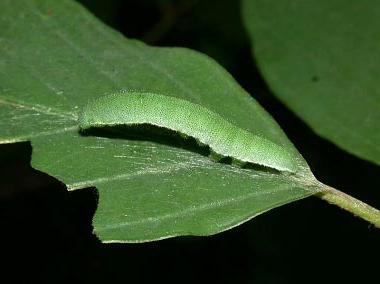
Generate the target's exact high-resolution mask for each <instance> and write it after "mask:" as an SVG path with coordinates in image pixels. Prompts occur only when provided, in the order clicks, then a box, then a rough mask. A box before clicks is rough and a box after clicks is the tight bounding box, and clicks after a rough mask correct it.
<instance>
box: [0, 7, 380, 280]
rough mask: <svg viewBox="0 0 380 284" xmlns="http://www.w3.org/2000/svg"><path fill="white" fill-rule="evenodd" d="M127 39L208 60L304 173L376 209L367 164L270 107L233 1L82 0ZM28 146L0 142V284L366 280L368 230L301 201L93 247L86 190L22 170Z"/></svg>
mask: <svg viewBox="0 0 380 284" xmlns="http://www.w3.org/2000/svg"><path fill="white" fill-rule="evenodd" d="M81 2H82V3H83V4H84V5H85V6H87V7H88V9H90V10H91V11H92V12H93V13H94V14H95V15H96V16H97V17H99V18H100V19H102V20H103V21H104V22H106V23H107V24H108V25H110V26H112V27H114V28H115V29H117V30H119V31H120V32H122V33H123V34H124V35H125V36H127V37H130V38H137V39H141V40H143V41H145V42H147V43H149V44H152V45H157V46H183V47H189V48H192V49H195V50H198V51H201V52H203V53H205V54H208V55H209V56H211V57H213V58H214V59H216V60H217V61H218V62H219V63H220V64H221V65H223V66H224V67H225V68H226V69H227V70H228V71H229V72H230V73H231V74H232V75H233V76H234V78H235V79H236V80H237V81H238V82H239V83H240V84H241V85H242V86H243V87H244V88H245V89H246V90H247V91H248V92H249V93H251V94H253V96H254V97H255V99H256V100H258V102H259V103H260V104H261V105H262V106H264V108H265V109H266V110H267V111H269V113H270V114H271V115H272V116H273V117H274V118H275V119H276V120H277V122H278V123H279V124H280V125H281V127H282V128H283V129H284V130H285V132H286V133H287V135H288V136H289V138H290V140H291V141H292V142H293V143H294V144H295V145H296V147H297V148H298V149H299V151H300V152H301V153H302V155H303V156H304V157H305V159H306V160H307V161H308V163H309V165H310V166H311V168H312V170H313V172H314V173H315V175H316V177H317V178H318V179H319V180H321V181H322V182H324V183H327V184H329V185H332V186H334V187H336V188H338V189H340V190H342V191H344V192H346V193H349V194H351V195H353V196H355V197H357V198H359V199H361V200H363V201H365V202H368V203H370V204H372V205H374V206H375V207H378V208H379V207H380V192H379V189H380V181H379V167H376V166H375V165H373V164H371V163H369V162H366V161H363V160H361V159H359V158H356V157H354V156H352V155H350V154H348V153H346V152H344V151H342V150H340V149H339V148H337V147H336V146H335V145H333V144H332V143H330V142H328V141H326V140H324V139H322V138H320V137H318V136H316V135H315V134H314V133H313V132H312V131H311V130H310V129H309V128H308V127H307V126H306V125H305V124H304V123H303V122H302V121H301V120H300V119H298V118H297V117H296V116H295V115H294V114H293V113H292V112H291V111H290V110H288V109H287V108H286V107H285V106H284V105H283V104H281V103H280V102H279V101H278V100H277V99H276V98H275V97H274V96H273V94H271V92H270V91H269V90H268V87H267V85H266V84H265V82H264V81H263V78H262V77H261V76H260V74H259V72H258V70H257V67H256V65H255V62H254V59H253V58H252V56H251V53H250V44H249V40H248V37H247V34H246V32H245V30H244V27H243V25H242V20H241V16H240V6H239V1H236V0H207V1H206V0H198V1H197V0H194V1H193V0H186V1H185V0H179V1H178V0H177V1H174V0H172V1H170V0H151V1H148V0H145V1H141V0H134V1H133V0H128V1H122V0H114V1H110V0H108V1H105V0H103V1H102V0H98V1H95V0H82V1H81ZM31 152H32V149H31V146H30V144H29V143H18V144H12V145H0V187H1V190H0V235H1V236H0V253H1V259H2V260H3V264H1V266H0V267H1V271H0V273H1V274H0V275H2V276H1V278H2V279H0V281H1V280H3V281H1V282H2V283H61V282H62V283H63V282H68V281H73V282H79V281H81V282H82V283H87V282H92V283H124V282H126V283H151V282H158V281H159V282H167V283H168V282H169V283H171V282H173V283H174V282H175V283H206V282H208V283H210V282H211V283H321V282H322V283H330V282H333V281H335V282H338V283H343V282H345V283H354V282H359V283H372V282H375V283H376V279H377V281H378V278H377V277H376V276H378V272H379V271H378V270H379V268H380V267H379V257H380V231H379V230H377V229H375V228H373V227H371V226H370V225H368V224H367V223H366V222H364V221H362V220H360V219H357V218H355V217H353V216H351V215H350V214H349V213H347V212H344V211H342V210H340V209H338V208H336V207H335V206H330V205H328V204H327V203H325V202H324V201H321V200H319V199H317V198H314V197H311V198H307V199H304V200H301V201H297V202H294V203H291V204H288V205H285V206H282V207H280V208H276V209H273V210H271V211H270V212H268V213H265V214H263V215H260V216H258V217H256V218H255V219H253V220H251V221H249V222H247V223H245V224H243V225H241V226H239V227H237V228H235V229H232V230H230V231H227V232H224V233H221V234H218V235H215V236H211V237H183V238H175V239H168V240H164V241H160V242H152V243H146V244H102V243H101V242H100V241H99V240H98V239H97V238H96V236H94V235H93V234H92V225H91V218H92V215H93V214H94V211H95V209H96V190H95V189H84V190H78V191H75V192H70V193H68V192H67V191H66V189H65V187H64V185H62V184H61V183H60V182H58V181H57V180H55V179H53V178H52V177H49V176H48V175H46V174H43V173H40V172H38V171H36V170H33V169H32V168H31V167H30V165H29V162H30V155H31Z"/></svg>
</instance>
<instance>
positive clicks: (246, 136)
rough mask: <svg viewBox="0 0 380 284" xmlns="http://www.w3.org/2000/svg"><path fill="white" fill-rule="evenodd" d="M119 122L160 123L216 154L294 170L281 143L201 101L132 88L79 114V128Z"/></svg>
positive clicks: (88, 105) (292, 159) (100, 101)
mask: <svg viewBox="0 0 380 284" xmlns="http://www.w3.org/2000/svg"><path fill="white" fill-rule="evenodd" d="M121 124H125V125H138V124H150V125H154V126H159V127H164V128H167V129H170V130H174V131H178V132H179V133H182V134H185V135H188V136H191V137H193V138H195V139H197V140H198V141H199V142H201V143H202V144H205V145H208V146H209V147H210V148H211V150H212V151H214V152H215V153H217V154H219V155H222V156H225V157H231V158H234V159H237V160H239V161H242V162H249V163H253V164H259V165H262V166H266V167H270V168H273V169H276V170H279V171H288V172H295V171H296V161H295V159H294V158H293V157H292V156H291V155H290V154H289V153H288V152H287V151H286V150H285V149H284V148H283V147H281V146H279V145H277V144H275V143H273V142H271V141H269V140H267V139H265V138H263V137H260V136H258V135H255V134H253V133H251V132H248V131H246V130H244V129H241V128H239V127H237V126H236V125H233V124H232V123H230V122H229V121H227V120H226V119H224V118H223V117H222V116H220V115H219V114H217V113H215V112H212V111H210V110H209V109H207V108H205V107H202V106H201V105H198V104H194V103H191V102H189V101H186V100H183V99H179V98H175V97H169V96H164V95H159V94H153V93H144V92H135V91H131V92H124V93H117V94H112V95H108V96H104V97H100V98H98V99H96V100H94V101H93V102H90V103H89V104H87V105H86V106H85V107H84V108H83V110H82V113H81V114H80V117H79V126H80V128H81V129H87V128H90V127H99V126H113V125H121Z"/></svg>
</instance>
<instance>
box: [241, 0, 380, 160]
mask: <svg viewBox="0 0 380 284" xmlns="http://www.w3.org/2000/svg"><path fill="white" fill-rule="evenodd" d="M243 14H244V20H245V25H246V27H247V30H248V32H249V34H250V36H251V39H252V42H253V51H254V54H255V58H256V60H257V62H258V65H259V68H260V70H261V72H262V74H263V76H264V77H265V79H266V81H267V82H268V84H269V87H270V88H271V89H272V90H273V92H274V94H275V95H277V96H278V98H279V99H280V100H282V101H283V102H284V103H285V104H286V105H287V106H288V107H289V108H291V109H292V110H293V111H294V112H295V113H296V114H297V115H298V116H299V117H300V118H302V119H303V120H305V122H306V123H308V124H309V125H310V127H311V128H313V129H314V131H315V132H317V133H318V134H319V135H321V136H322V137H325V138H327V139H329V140H331V141H332V142H334V143H335V144H337V145H338V146H340V147H341V148H343V149H345V150H347V151H348V152H350V153H353V154H355V155H357V156H359V157H362V158H364V159H367V160H369V161H372V162H374V163H376V164H378V165H380V123H379V121H380V88H379V75H378V74H379V73H380V56H379V50H380V34H379V31H378V27H379V26H380V2H378V1H371V0H363V1H350V2H349V3H348V2H347V1H344V0H320V1H303V0H295V1H275V0H271V1H270V0H265V1H264V0H244V1H243Z"/></svg>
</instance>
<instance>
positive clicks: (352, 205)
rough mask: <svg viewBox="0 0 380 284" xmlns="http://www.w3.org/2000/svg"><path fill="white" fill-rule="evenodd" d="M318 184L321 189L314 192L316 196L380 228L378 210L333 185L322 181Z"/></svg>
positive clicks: (379, 212)
mask: <svg viewBox="0 0 380 284" xmlns="http://www.w3.org/2000/svg"><path fill="white" fill-rule="evenodd" d="M320 186H321V187H322V189H323V190H322V191H321V192H319V193H317V194H316V196H317V197H319V198H321V199H323V200H325V201H327V202H328V203H331V204H334V205H337V206H339V207H340V208H342V209H344V210H346V211H348V212H351V213H352V214H354V215H355V216H357V217H360V218H362V219H364V220H366V221H368V222H370V223H371V224H373V225H374V226H375V227H377V228H379V229H380V211H379V210H377V209H376V208H374V207H372V206H370V205H368V204H366V203H364V202H362V201H360V200H358V199H356V198H354V197H352V196H350V195H348V194H345V193H344V192H341V191H339V190H337V189H335V188H333V187H330V186H328V185H325V184H322V183H321V184H320Z"/></svg>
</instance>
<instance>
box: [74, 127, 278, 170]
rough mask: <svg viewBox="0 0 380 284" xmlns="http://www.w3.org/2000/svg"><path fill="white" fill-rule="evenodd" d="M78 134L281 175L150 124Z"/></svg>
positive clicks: (100, 128)
mask: <svg viewBox="0 0 380 284" xmlns="http://www.w3.org/2000/svg"><path fill="white" fill-rule="evenodd" d="M80 134H81V135H83V136H98V137H104V138H110V139H125V140H133V141H149V142H152V143H157V144H160V145H164V146H170V147H176V148H179V149H183V150H187V151H191V152H194V153H197V154H199V155H201V156H204V157H208V158H210V159H211V160H213V161H214V162H218V163H221V164H225V165H231V166H235V167H239V168H242V169H251V170H254V171H261V172H266V173H270V174H281V172H280V171H279V170H276V169H273V168H269V167H266V166H263V165H259V164H253V163H247V162H242V161H238V160H236V159H234V158H232V157H225V156H221V155H219V154H216V153H215V152H214V151H213V150H212V149H211V148H210V147H209V146H208V145H205V144H203V143H201V142H199V141H198V140H197V139H196V138H194V137H191V136H188V135H185V134H182V133H179V132H177V131H173V130H170V129H167V128H163V127H158V126H154V125H151V124H138V125H116V126H103V127H91V128H89V129H86V130H81V131H80Z"/></svg>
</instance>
